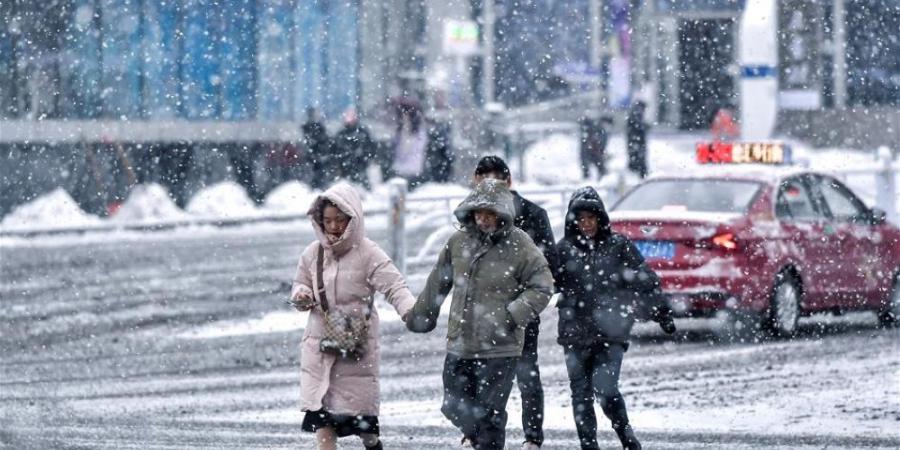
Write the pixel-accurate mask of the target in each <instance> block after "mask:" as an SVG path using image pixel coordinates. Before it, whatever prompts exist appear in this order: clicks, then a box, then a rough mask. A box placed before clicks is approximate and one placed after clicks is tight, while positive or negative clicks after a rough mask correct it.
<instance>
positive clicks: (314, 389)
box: [291, 183, 415, 450]
mask: <svg viewBox="0 0 900 450" xmlns="http://www.w3.org/2000/svg"><path fill="white" fill-rule="evenodd" d="M308 215H309V217H310V219H311V223H312V226H313V229H314V230H315V233H316V237H317V239H316V240H315V241H314V242H312V243H310V244H309V245H308V246H307V247H306V249H305V250H304V251H303V253H302V254H301V256H300V262H299V264H298V265H297V273H296V275H295V276H294V282H293V289H292V291H291V301H292V303H293V304H294V306H295V307H296V308H297V309H298V310H300V311H309V312H310V314H309V321H308V322H307V325H306V330H305V331H304V333H303V340H302V344H301V350H300V408H301V410H302V411H305V412H306V414H305V415H304V418H303V424H302V429H303V431H306V432H314V433H315V434H316V441H317V442H318V446H319V449H334V448H336V445H337V444H336V441H337V438H338V437H343V436H349V435H358V436H359V437H360V438H361V439H362V442H363V445H365V448H366V449H368V450H375V449H379V450H380V449H381V448H382V444H381V441H380V440H379V423H378V407H379V403H380V395H379V383H378V365H379V343H378V327H379V319H378V310H376V309H375V308H374V305H373V294H374V293H375V291H378V292H380V293H382V294H384V296H385V299H386V300H387V302H388V303H390V304H391V305H392V306H393V307H394V309H395V310H396V311H397V313H398V314H400V316H401V317H402V318H404V319H405V318H406V317H407V315H408V313H409V311H410V310H411V309H412V307H413V305H414V304H415V298H414V297H413V295H412V293H410V291H409V288H407V286H406V282H405V281H404V279H403V276H402V275H401V274H400V272H399V271H398V270H397V268H396V267H394V264H393V263H392V262H391V260H390V258H388V256H387V255H386V254H385V253H384V251H382V250H381V248H379V247H378V245H377V244H376V243H374V242H373V241H371V240H369V239H368V238H366V234H365V227H364V223H363V208H362V201H361V200H360V198H359V195H358V194H357V192H356V190H355V189H354V188H353V187H352V186H350V185H348V184H346V183H340V184H337V185H335V186H333V187H331V188H330V189H328V190H327V191H325V193H323V194H322V195H320V196H318V197H317V198H316V200H315V201H314V202H313V204H312V206H311V207H310V209H309V212H308Z"/></svg>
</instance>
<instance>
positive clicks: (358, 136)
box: [334, 108, 377, 189]
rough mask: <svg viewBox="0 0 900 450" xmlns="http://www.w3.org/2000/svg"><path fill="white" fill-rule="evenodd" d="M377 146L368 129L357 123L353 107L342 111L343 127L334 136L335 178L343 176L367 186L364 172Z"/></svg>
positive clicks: (373, 156) (367, 179)
mask: <svg viewBox="0 0 900 450" xmlns="http://www.w3.org/2000/svg"><path fill="white" fill-rule="evenodd" d="M376 151H377V148H376V146H375V142H374V141H373V140H372V136H371V135H370V134H369V130H367V129H366V127H364V126H362V124H360V123H359V116H357V114H356V110H355V109H352V108H351V109H348V110H347V111H345V112H344V128H342V129H341V131H339V132H338V133H337V134H336V135H335V136H334V156H335V159H336V161H337V164H336V167H338V173H336V174H335V175H334V176H335V177H336V178H344V179H347V180H350V181H353V182H355V183H359V184H361V185H363V186H364V187H365V188H366V189H368V188H369V176H368V174H367V172H366V169H367V168H368V161H369V160H371V159H374V158H375V153H376Z"/></svg>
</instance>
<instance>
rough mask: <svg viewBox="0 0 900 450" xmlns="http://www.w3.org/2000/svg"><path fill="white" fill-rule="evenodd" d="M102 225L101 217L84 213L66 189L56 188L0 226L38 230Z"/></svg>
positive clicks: (12, 213) (17, 211)
mask: <svg viewBox="0 0 900 450" xmlns="http://www.w3.org/2000/svg"><path fill="white" fill-rule="evenodd" d="M100 223H101V220H100V218H99V217H97V216H95V215H92V214H88V213H86V212H84V211H82V210H81V208H79V207H78V204H76V203H75V200H73V199H72V196H70V195H69V193H68V192H66V191H65V189H63V188H56V189H54V190H53V191H52V192H50V193H49V194H45V195H42V196H40V197H38V198H36V199H34V200H32V201H30V202H28V203H25V204H24V205H21V206H19V207H17V208H16V209H14V210H13V211H12V212H11V213H9V215H7V216H6V218H4V219H3V222H2V223H0V225H2V228H5V229H13V228H17V229H22V228H29V229H38V228H70V227H82V226H92V225H98V224H100Z"/></svg>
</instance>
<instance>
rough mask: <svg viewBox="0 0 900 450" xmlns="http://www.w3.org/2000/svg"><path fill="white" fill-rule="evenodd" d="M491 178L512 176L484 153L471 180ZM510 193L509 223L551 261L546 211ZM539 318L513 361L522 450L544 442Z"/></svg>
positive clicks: (550, 232)
mask: <svg viewBox="0 0 900 450" xmlns="http://www.w3.org/2000/svg"><path fill="white" fill-rule="evenodd" d="M485 179H494V180H499V181H501V182H503V183H505V184H506V187H507V188H509V187H511V186H512V176H511V174H510V171H509V167H508V166H507V165H506V162H505V161H503V159H501V158H500V157H497V156H485V157H484V158H481V160H480V161H478V165H477V166H476V167H475V175H474V176H473V180H474V182H475V184H476V185H477V184H478V183H480V182H481V181H482V180H485ZM510 193H511V194H512V196H513V210H514V211H515V217H514V219H513V224H515V226H516V227H518V228H519V229H521V230H522V231H524V232H525V233H526V234H528V237H530V238H531V241H532V242H534V244H535V245H537V246H538V248H539V249H540V250H541V253H542V254H543V255H544V257H545V258H546V259H547V261H551V260H552V253H553V249H554V247H555V245H554V240H553V228H552V227H551V226H550V218H549V217H548V216H547V211H545V210H544V208H541V207H540V206H538V205H537V204H535V203H532V202H530V201H528V200H527V199H526V198H524V197H522V196H521V195H519V193H518V192H516V191H510ZM540 328H541V319H540V317H539V316H535V318H534V320H532V321H531V322H529V323H528V325H527V326H526V327H525V342H524V345H523V347H522V356H521V358H519V362H518V364H516V381H517V384H518V386H519V392H520V393H521V394H522V429H523V431H524V432H525V444H524V447H523V449H524V450H532V449H538V448H540V447H541V445H543V443H544V429H543V426H544V389H543V387H542V386H541V371H540V368H539V367H538V332H539V331H540Z"/></svg>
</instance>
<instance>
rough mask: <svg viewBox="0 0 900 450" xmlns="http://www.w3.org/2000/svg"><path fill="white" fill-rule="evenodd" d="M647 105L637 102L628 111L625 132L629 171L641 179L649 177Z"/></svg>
mask: <svg viewBox="0 0 900 450" xmlns="http://www.w3.org/2000/svg"><path fill="white" fill-rule="evenodd" d="M646 109H647V104H646V103H644V102H643V101H640V100H639V101H637V102H635V103H634V104H633V105H631V108H629V110H628V120H627V121H626V123H625V130H626V134H627V138H628V169H629V170H631V171H632V172H634V173H636V174H637V175H638V176H639V177H641V178H646V177H647V172H648V169H647V127H648V125H647V122H644V111H645V110H646Z"/></svg>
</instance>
